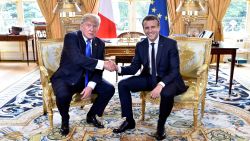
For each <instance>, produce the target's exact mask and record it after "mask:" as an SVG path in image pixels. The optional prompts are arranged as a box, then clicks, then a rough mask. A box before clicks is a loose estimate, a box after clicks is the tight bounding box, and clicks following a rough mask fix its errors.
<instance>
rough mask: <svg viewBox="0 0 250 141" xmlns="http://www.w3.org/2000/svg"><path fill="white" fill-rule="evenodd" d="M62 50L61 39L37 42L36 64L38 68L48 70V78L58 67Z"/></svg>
mask: <svg viewBox="0 0 250 141" xmlns="http://www.w3.org/2000/svg"><path fill="white" fill-rule="evenodd" d="M62 48H63V40H62V39H47V40H39V42H38V63H39V66H43V67H45V68H46V69H47V70H48V73H49V77H50V76H51V75H52V74H53V73H54V72H55V71H56V70H57V69H58V67H59V63H60V59H61V52H62Z"/></svg>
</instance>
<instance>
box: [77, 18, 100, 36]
mask: <svg viewBox="0 0 250 141" xmlns="http://www.w3.org/2000/svg"><path fill="white" fill-rule="evenodd" d="M98 28H99V25H98V24H97V23H96V22H95V21H91V20H89V21H86V22H84V23H82V24H81V26H80V30H81V31H82V34H83V35H84V36H85V37H86V38H88V39H93V38H94V37H95V36H96V33H97V31H98Z"/></svg>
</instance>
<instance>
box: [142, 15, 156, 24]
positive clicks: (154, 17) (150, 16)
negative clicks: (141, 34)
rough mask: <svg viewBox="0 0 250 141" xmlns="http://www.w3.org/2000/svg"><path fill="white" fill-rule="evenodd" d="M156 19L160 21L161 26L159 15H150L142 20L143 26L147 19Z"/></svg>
mask: <svg viewBox="0 0 250 141" xmlns="http://www.w3.org/2000/svg"><path fill="white" fill-rule="evenodd" d="M154 20H156V21H157V22H158V26H160V19H159V18H158V17H157V16H155V15H148V16H146V17H145V18H144V19H143V20H142V27H144V25H143V24H144V22H145V21H154Z"/></svg>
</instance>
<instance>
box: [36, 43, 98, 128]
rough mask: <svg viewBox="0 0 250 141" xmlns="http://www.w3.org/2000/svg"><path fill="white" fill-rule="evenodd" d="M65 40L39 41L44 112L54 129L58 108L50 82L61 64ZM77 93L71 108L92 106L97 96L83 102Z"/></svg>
mask: <svg viewBox="0 0 250 141" xmlns="http://www.w3.org/2000/svg"><path fill="white" fill-rule="evenodd" d="M62 48H63V40H61V39H47V40H40V41H38V64H39V69H40V75H41V76H40V77H41V84H42V89H43V112H44V114H48V118H49V124H50V128H53V108H55V107H56V103H55V96H54V93H53V89H52V86H51V82H50V77H51V76H52V74H53V73H54V72H55V71H56V70H57V68H58V67H59V63H60V58H61V51H62ZM80 97H81V96H80V94H79V93H76V94H75V95H74V96H73V99H72V101H71V106H81V107H83V106H84V105H87V104H91V103H92V101H93V100H94V98H95V97H96V95H92V97H91V98H88V99H84V100H81V99H80Z"/></svg>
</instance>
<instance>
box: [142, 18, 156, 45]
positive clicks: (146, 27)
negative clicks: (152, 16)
mask: <svg viewBox="0 0 250 141" xmlns="http://www.w3.org/2000/svg"><path fill="white" fill-rule="evenodd" d="M143 31H144V33H145V35H146V36H147V37H148V39H149V40H150V41H151V42H154V41H155V40H156V38H157V37H158V35H159V33H160V26H159V25H158V21H157V20H150V21H144V22H143Z"/></svg>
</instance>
